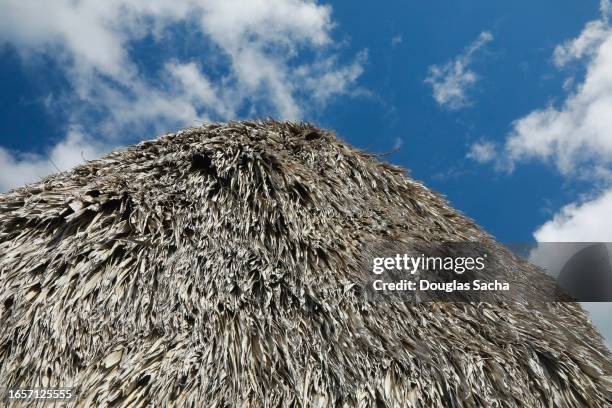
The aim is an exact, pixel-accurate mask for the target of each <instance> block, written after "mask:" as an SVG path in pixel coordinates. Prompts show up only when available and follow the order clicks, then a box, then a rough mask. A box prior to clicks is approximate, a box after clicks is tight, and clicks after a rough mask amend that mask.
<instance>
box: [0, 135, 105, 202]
mask: <svg viewBox="0 0 612 408" xmlns="http://www.w3.org/2000/svg"><path fill="white" fill-rule="evenodd" d="M106 150H107V149H106V148H105V147H104V146H103V145H101V144H99V143H98V142H96V141H93V140H91V138H88V137H87V136H86V135H84V134H83V133H82V132H81V131H80V130H79V129H76V128H73V129H70V130H69V131H68V134H67V136H66V138H65V139H64V140H63V141H61V142H60V143H58V144H56V145H55V146H54V147H53V148H51V149H50V150H49V151H48V152H47V154H45V155H38V154H32V153H15V152H11V151H8V150H6V149H4V148H1V147H0V191H6V190H9V189H12V188H15V187H19V186H21V185H24V184H26V183H31V182H33V181H36V180H38V179H40V178H41V177H44V176H46V175H48V174H49V173H53V172H57V171H65V170H68V169H70V168H71V167H73V166H76V165H77V164H79V163H81V162H82V161H83V160H91V159H94V158H96V157H98V156H99V155H101V154H102V153H103V152H105V151H106Z"/></svg>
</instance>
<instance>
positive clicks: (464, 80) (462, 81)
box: [425, 31, 493, 110]
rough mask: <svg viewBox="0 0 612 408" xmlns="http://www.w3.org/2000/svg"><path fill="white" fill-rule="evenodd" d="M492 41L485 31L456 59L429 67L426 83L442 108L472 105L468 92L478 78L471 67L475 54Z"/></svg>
mask: <svg viewBox="0 0 612 408" xmlns="http://www.w3.org/2000/svg"><path fill="white" fill-rule="evenodd" d="M491 41H493V35H492V34H491V33H490V32H488V31H483V32H482V33H480V35H479V36H478V38H477V39H476V40H475V41H474V42H473V43H471V44H470V45H469V46H468V47H467V49H466V50H465V51H464V52H463V53H462V54H460V55H459V56H457V57H456V58H454V59H453V60H451V61H449V62H447V63H446V64H444V65H442V66H439V65H432V66H430V67H429V72H428V76H427V78H426V79H425V82H426V83H428V84H430V85H431V87H432V90H433V97H434V99H435V100H436V102H438V104H439V105H440V106H444V107H446V108H448V109H451V110H455V109H461V108H464V107H466V106H469V105H471V103H472V101H471V99H470V97H469V95H468V90H469V89H470V88H471V87H472V86H474V84H475V83H476V82H477V80H478V76H477V75H476V73H475V72H474V71H473V70H471V69H470V68H469V66H470V64H471V63H472V59H473V58H474V54H475V53H476V52H477V51H478V50H480V49H481V48H482V47H484V46H485V45H486V44H487V43H489V42H491Z"/></svg>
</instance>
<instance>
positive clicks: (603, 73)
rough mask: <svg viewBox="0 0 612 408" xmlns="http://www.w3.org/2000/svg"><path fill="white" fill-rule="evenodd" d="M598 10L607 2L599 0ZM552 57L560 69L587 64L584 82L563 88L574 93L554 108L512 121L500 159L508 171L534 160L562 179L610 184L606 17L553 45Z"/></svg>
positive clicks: (611, 64)
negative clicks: (554, 169) (569, 177)
mask: <svg viewBox="0 0 612 408" xmlns="http://www.w3.org/2000/svg"><path fill="white" fill-rule="evenodd" d="M601 8H602V10H607V9H609V4H608V3H607V2H602V7H601ZM604 15H605V16H607V13H606V14H604ZM553 58H554V62H555V64H556V65H557V66H558V67H559V68H563V67H566V66H567V65H568V64H570V63H571V62H572V61H576V60H580V61H584V62H586V64H587V69H586V75H585V78H584V80H583V81H582V82H581V83H580V84H578V85H577V86H573V85H572V86H570V87H568V89H570V90H571V89H575V90H574V91H571V92H570V93H569V94H568V96H567V98H566V99H565V101H563V103H562V104H561V105H560V106H559V107H555V106H552V105H549V106H546V107H543V108H541V109H537V110H535V111H533V112H531V113H529V114H528V115H526V116H524V117H522V118H520V119H518V120H517V121H515V122H514V123H513V128H512V131H511V132H510V134H509V135H508V137H507V139H506V142H505V148H504V149H502V151H501V152H500V153H501V158H500V160H502V161H505V162H506V164H507V166H506V167H507V168H508V169H512V168H513V167H514V166H515V165H516V163H518V162H520V161H525V160H533V159H538V160H542V161H545V162H548V163H552V164H554V165H555V166H556V167H557V169H558V170H559V171H560V172H561V173H562V174H564V175H572V176H579V177H588V178H590V179H593V178H598V179H601V178H606V179H607V180H606V181H609V180H612V179H610V178H609V177H610V166H611V165H612V133H611V132H610V129H612V116H611V115H610V112H612V28H611V27H610V26H609V25H608V22H607V17H606V18H603V17H602V19H601V20H597V21H591V22H589V23H588V24H587V25H586V26H585V28H584V30H583V31H582V33H581V34H580V35H579V36H578V37H577V38H575V39H572V40H570V41H567V42H565V43H564V44H562V45H559V46H558V47H556V49H555V52H554V55H553Z"/></svg>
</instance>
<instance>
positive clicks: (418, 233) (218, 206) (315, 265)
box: [0, 121, 612, 407]
mask: <svg viewBox="0 0 612 408" xmlns="http://www.w3.org/2000/svg"><path fill="white" fill-rule="evenodd" d="M385 239H412V240H416V241H437V240H442V241H483V242H489V244H491V245H494V246H497V247H500V246H499V245H498V244H496V243H495V242H494V241H492V239H491V238H490V237H489V236H488V235H487V234H486V233H485V232H483V231H482V230H481V229H480V228H479V227H478V226H476V225H475V224H474V223H473V222H472V221H471V220H469V219H467V218H466V217H464V216H463V215H461V214H459V213H458V212H457V211H455V210H453V209H452V208H451V207H450V206H449V205H448V203H447V202H446V201H445V200H444V199H443V198H441V197H440V196H439V195H436V194H435V193H433V192H432V191H430V190H428V189H427V188H425V187H424V186H423V185H422V184H420V183H418V182H415V181H413V180H411V179H410V178H408V177H407V176H406V175H405V174H404V171H403V170H402V169H401V168H398V167H395V166H392V165H389V164H386V163H382V162H380V161H378V160H377V159H376V157H374V156H372V155H369V154H365V153H362V152H359V151H357V150H356V149H354V148H352V147H350V146H349V145H347V144H346V143H344V142H342V141H341V140H339V139H337V138H336V137H335V136H334V135H333V134H332V133H330V132H327V131H322V130H319V129H316V128H314V127H312V126H310V125H306V124H292V123H278V122H273V121H266V122H243V123H229V124H224V125H219V124H209V125H204V126H202V127H197V128H193V129H187V130H185V131H182V132H179V133H176V134H170V135H167V136H164V137H161V138H159V139H156V140H152V141H146V142H143V143H140V144H138V145H135V146H131V147H129V148H127V149H125V150H121V151H117V152H114V153H111V154H109V155H108V156H106V157H104V158H102V159H99V160H94V161H91V162H88V163H86V164H84V165H82V166H79V167H77V168H75V169H74V170H72V171H69V172H64V173H60V174H57V175H54V176H50V177H48V178H46V179H44V180H42V181H41V182H39V183H35V184H32V185H29V186H27V187H24V188H20V189H17V190H14V191H11V192H9V193H7V194H3V195H0V313H1V314H0V327H1V328H2V330H1V331H0V385H5V386H13V387H18V386H29V387H31V386H55V387H58V386H64V387H67V386H74V387H76V388H77V391H78V393H79V399H78V403H79V404H80V405H82V406H104V405H107V404H111V403H112V404H118V405H121V406H128V405H130V406H141V405H143V404H145V403H152V404H153V405H154V406H163V405H176V406H194V407H200V406H207V407H212V406H219V407H221V406H255V407H264V406H265V407H272V406H347V407H353V406H410V407H431V406H448V407H461V406H493V405H494V404H493V402H498V403H499V406H500V407H501V406H504V407H514V406H529V407H544V406H546V407H578V406H600V407H603V406H610V404H611V403H612V394H611V388H612V382H611V377H610V375H611V374H612V369H611V359H610V355H609V353H608V351H607V350H606V348H605V347H604V346H603V343H602V340H601V337H600V336H599V334H598V333H597V332H596V331H595V330H594V329H593V327H592V325H591V324H590V323H589V322H588V320H587V318H586V316H585V314H584V312H583V311H582V309H581V308H580V307H579V306H578V305H576V304H572V303H542V304H538V305H532V304H524V303H495V304H493V303H480V304H475V303H452V304H449V303H430V304H412V303H404V302H393V303H385V304H383V303H373V302H364V301H363V298H362V297H360V295H359V294H358V293H356V289H355V286H353V278H354V277H355V275H356V274H358V273H359V271H356V270H355V268H354V263H353V262H352V260H354V259H355V258H356V257H357V256H358V255H359V253H360V251H362V250H363V245H364V243H365V242H372V241H376V240H385ZM506 261H507V264H508V265H509V270H510V271H511V272H512V273H514V274H515V275H517V276H523V275H526V274H527V275H528V274H533V273H535V272H533V271H532V270H531V269H529V268H528V267H525V266H524V265H523V264H521V263H519V262H518V261H517V260H516V259H514V258H512V257H511V256H510V255H507V259H506Z"/></svg>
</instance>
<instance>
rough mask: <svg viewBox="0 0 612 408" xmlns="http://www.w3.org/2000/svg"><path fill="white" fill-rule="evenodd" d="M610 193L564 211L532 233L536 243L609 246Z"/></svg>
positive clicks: (611, 224) (611, 235) (611, 229)
mask: <svg viewBox="0 0 612 408" xmlns="http://www.w3.org/2000/svg"><path fill="white" fill-rule="evenodd" d="M610 214H612V189H610V190H608V191H605V192H604V193H603V194H601V195H599V196H598V197H596V198H594V199H592V200H590V201H585V202H582V203H573V204H569V205H567V206H565V207H563V208H562V209H561V210H560V211H559V212H558V213H557V214H556V215H555V216H554V217H553V219H552V220H550V221H548V222H547V223H545V224H544V225H542V226H541V227H540V228H538V230H537V231H536V232H535V233H534V237H535V238H536V240H537V241H539V242H597V241H601V242H612V217H610Z"/></svg>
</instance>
